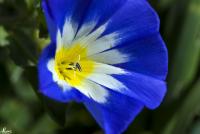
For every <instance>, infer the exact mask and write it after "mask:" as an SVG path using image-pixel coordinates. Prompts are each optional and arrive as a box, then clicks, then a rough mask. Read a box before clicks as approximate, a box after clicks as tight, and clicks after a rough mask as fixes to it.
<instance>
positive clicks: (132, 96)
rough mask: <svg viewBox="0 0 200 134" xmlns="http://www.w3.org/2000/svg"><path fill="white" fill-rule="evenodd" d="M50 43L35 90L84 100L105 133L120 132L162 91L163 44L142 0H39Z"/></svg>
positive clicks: (151, 12) (164, 71) (158, 100)
mask: <svg viewBox="0 0 200 134" xmlns="http://www.w3.org/2000/svg"><path fill="white" fill-rule="evenodd" d="M42 7H43V10H44V13H45V16H46V21H47V25H48V30H49V33H50V36H51V43H50V44H49V45H48V46H47V47H46V48H45V49H44V50H43V52H42V54H41V57H40V60H39V65H38V70H39V81H40V92H42V93H43V94H44V95H45V96H48V97H50V98H52V99H54V100H56V101H59V102H70V101H76V102H81V103H83V104H84V105H85V106H86V107H87V109H88V110H89V112H90V113H91V114H92V116H93V117H94V118H95V120H96V121H97V122H98V124H99V125H100V126H101V128H102V129H103V130H104V131H105V133H106V134H120V133H122V132H123V131H125V130H126V129H127V127H128V125H129V124H130V123H131V122H132V121H133V119H134V118H135V117H136V116H137V115H138V113H139V112H140V111H141V110H142V109H143V108H144V107H147V108H149V109H155V108H157V107H158V106H159V105H160V103H161V102H162V100H163V98H164V96H165V93H166V83H165V79H166V75H167V64H168V57H167V49H166V47H165V44H164V42H163V40H162V38H161V36H160V34H159V18H158V16H157V14H156V13H155V11H154V10H153V9H152V8H151V6H150V5H149V4H148V2H147V0H112V1H108V0H43V1H42Z"/></svg>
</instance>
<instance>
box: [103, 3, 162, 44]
mask: <svg viewBox="0 0 200 134" xmlns="http://www.w3.org/2000/svg"><path fill="white" fill-rule="evenodd" d="M103 15H104V14H103ZM158 31H159V18H158V16H157V14H156V12H155V11H154V10H153V9H152V8H151V6H150V5H149V3H148V2H147V1H146V0H128V1H127V2H126V3H125V4H124V5H123V6H122V7H121V8H120V9H119V10H118V11H117V12H116V13H115V14H114V15H113V16H112V17H111V18H110V19H109V23H108V26H107V29H106V31H105V32H104V33H103V35H106V34H110V33H113V32H116V33H118V34H119V38H120V42H124V41H128V40H133V39H139V38H143V37H145V36H148V35H151V34H152V33H157V32H158Z"/></svg>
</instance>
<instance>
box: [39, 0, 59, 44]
mask: <svg viewBox="0 0 200 134" xmlns="http://www.w3.org/2000/svg"><path fill="white" fill-rule="evenodd" d="M42 8H43V11H44V14H45V17H46V22H47V26H48V30H49V33H50V37H51V40H52V41H53V42H56V33H57V26H56V23H55V22H54V20H53V18H52V15H51V14H50V11H49V8H48V6H47V5H46V3H45V1H42Z"/></svg>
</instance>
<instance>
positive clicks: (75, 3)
mask: <svg viewBox="0 0 200 134" xmlns="http://www.w3.org/2000/svg"><path fill="white" fill-rule="evenodd" d="M90 1H91V0H84V1H83V0H43V1H42V2H43V9H44V10H45V12H46V13H45V15H46V18H47V17H48V16H47V13H48V15H49V16H50V17H51V20H53V22H54V25H55V26H57V27H58V28H60V29H61V31H62V28H63V26H64V23H65V21H66V20H72V22H75V23H78V22H81V19H82V17H83V15H84V13H85V11H86V9H87V7H88V5H89V3H90ZM47 21H48V22H47V23H51V22H49V19H47ZM77 25H78V24H77Z"/></svg>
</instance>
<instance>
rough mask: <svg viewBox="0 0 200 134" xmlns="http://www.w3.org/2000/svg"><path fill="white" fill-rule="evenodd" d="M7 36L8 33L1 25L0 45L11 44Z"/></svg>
mask: <svg viewBox="0 0 200 134" xmlns="http://www.w3.org/2000/svg"><path fill="white" fill-rule="evenodd" d="M7 37H8V33H7V32H6V30H5V29H4V28H3V27H2V26H0V47H4V46H6V45H8V44H9V41H8V40H7Z"/></svg>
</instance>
